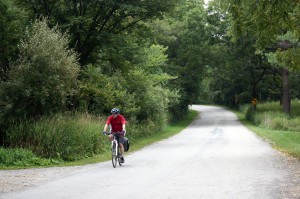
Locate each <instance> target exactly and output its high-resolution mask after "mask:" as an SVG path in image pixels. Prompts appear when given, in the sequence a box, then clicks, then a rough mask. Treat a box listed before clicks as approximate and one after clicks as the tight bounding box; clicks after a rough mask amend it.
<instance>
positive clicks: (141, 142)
mask: <svg viewBox="0 0 300 199" xmlns="http://www.w3.org/2000/svg"><path fill="white" fill-rule="evenodd" d="M197 116H198V112H197V111H189V114H188V115H187V117H186V118H184V119H183V120H182V121H180V122H178V123H174V124H171V125H169V126H167V127H166V128H165V129H164V130H163V131H161V132H158V133H155V134H149V135H147V137H139V138H134V139H133V140H130V150H129V152H128V153H132V152H134V151H137V150H139V149H141V148H143V147H145V146H147V145H149V144H152V143H154V142H157V141H160V140H163V139H166V138H168V137H170V136H173V135H175V134H177V133H179V132H180V131H182V130H183V129H184V128H186V127H187V126H188V125H189V124H190V123H191V122H192V121H193V120H194V119H195V118H196V117H197ZM101 136H102V135H101ZM128 137H129V138H130V132H128ZM105 138H106V137H105ZM103 139H104V137H103ZM109 146H110V142H109V141H108V139H107V140H106V141H105V145H103V144H102V147H103V148H104V149H103V152H102V153H101V154H98V155H93V156H92V157H86V158H83V159H79V160H74V161H70V162H64V161H57V160H53V159H45V158H39V157H36V156H35V155H34V154H32V152H31V151H28V150H24V151H25V154H27V156H26V155H24V156H22V157H20V158H19V159H16V158H10V159H11V160H9V161H10V162H7V164H1V163H0V169H21V168H32V167H51V166H78V165H86V164H93V163H98V162H103V161H108V160H110V158H111V154H110V150H107V149H109ZM1 150H2V153H3V154H6V155H5V156H4V155H3V157H6V159H9V158H8V156H10V154H11V153H19V152H16V151H18V150H19V149H5V150H4V149H1V148H0V155H1ZM20 150H21V149H20ZM21 151H23V150H21ZM28 153H29V155H28ZM6 159H5V160H3V162H5V161H7V160H6ZM14 161H15V162H18V161H19V164H15V163H14ZM32 161H34V162H32ZM22 162H23V163H24V164H23V163H22Z"/></svg>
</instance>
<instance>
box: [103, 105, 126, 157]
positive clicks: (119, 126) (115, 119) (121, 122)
mask: <svg viewBox="0 0 300 199" xmlns="http://www.w3.org/2000/svg"><path fill="white" fill-rule="evenodd" d="M111 113H112V115H110V116H109V117H108V118H107V120H106V123H105V126H104V129H103V130H104V131H103V134H105V132H106V131H107V127H108V126H110V130H111V134H110V135H109V140H110V141H112V140H113V139H114V137H113V134H115V133H118V132H119V134H120V136H119V137H120V138H119V146H120V153H121V158H120V161H121V163H124V162H125V160H124V156H123V154H124V143H125V139H124V135H125V133H126V125H125V124H126V120H125V118H124V116H123V115H121V114H120V110H119V109H118V108H113V109H112V110H111Z"/></svg>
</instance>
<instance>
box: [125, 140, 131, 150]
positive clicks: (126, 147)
mask: <svg viewBox="0 0 300 199" xmlns="http://www.w3.org/2000/svg"><path fill="white" fill-rule="evenodd" d="M124 139H125V143H124V151H126V152H127V151H128V150H129V146H130V145H129V140H128V138H127V137H124Z"/></svg>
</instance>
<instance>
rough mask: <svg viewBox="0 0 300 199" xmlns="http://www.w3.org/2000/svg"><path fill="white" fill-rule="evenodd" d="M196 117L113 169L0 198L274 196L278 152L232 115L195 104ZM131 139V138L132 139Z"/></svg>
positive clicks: (280, 179) (280, 180)
mask: <svg viewBox="0 0 300 199" xmlns="http://www.w3.org/2000/svg"><path fill="white" fill-rule="evenodd" d="M193 109H194V110H198V111H201V114H200V115H199V117H198V118H197V119H196V120H195V121H194V122H193V123H192V124H191V125H190V126H188V127H187V128H186V129H185V130H183V131H182V132H181V133H179V134H177V135H175V136H173V137H171V138H169V139H166V140H163V141H160V142H157V143H155V144H152V145H150V146H148V147H145V148H144V149H142V150H140V151H137V152H135V153H132V154H130V155H128V156H127V157H125V161H126V162H125V164H124V165H123V166H122V167H120V166H117V168H113V167H112V164H111V162H110V161H109V162H104V163H101V164H99V166H98V167H97V168H95V169H92V170H90V171H86V172H82V173H79V174H75V175H72V176H68V177H64V178H60V179H55V180H52V181H48V182H46V183H43V184H41V185H39V186H35V187H31V188H29V189H27V190H23V191H17V192H11V193H6V194H2V195H0V198H22V199H35V198H41V199H48V198H51V199H52V198H55V199H58V198H72V199H77V198H97V199H115V198H118V199H119V198H122V199H148V198H149V199H177V198H178V199H190V198H191V199H194V198H195V199H198V198H203V199H211V198H214V199H235V198H237V199H268V198H271V199H274V198H275V199H276V198H284V197H285V196H284V191H285V189H286V188H287V186H288V184H289V180H290V173H289V171H288V170H287V169H286V168H285V165H284V164H283V163H282V160H281V158H282V157H281V156H280V154H279V153H278V152H277V151H275V150H273V149H272V148H271V146H270V145H269V144H268V143H266V142H265V141H263V140H262V139H260V138H259V137H257V136H256V135H255V134H254V133H252V132H250V131H249V130H247V129H246V128H245V127H244V126H243V125H241V123H240V122H239V121H238V120H237V118H236V116H235V115H234V114H233V113H232V112H230V111H227V110H224V109H222V108H218V107H213V106H196V105H193ZM133 144H134V143H133Z"/></svg>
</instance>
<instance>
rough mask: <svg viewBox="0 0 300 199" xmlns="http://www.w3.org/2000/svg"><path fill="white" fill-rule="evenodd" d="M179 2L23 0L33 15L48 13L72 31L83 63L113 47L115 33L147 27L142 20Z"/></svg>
mask: <svg viewBox="0 0 300 199" xmlns="http://www.w3.org/2000/svg"><path fill="white" fill-rule="evenodd" d="M176 3H177V0H166V1H159V0H152V1H144V0H130V1H115V0H104V1H98V0H89V1H84V0H80V1H69V0H61V1H45V2H43V4H41V3H40V2H38V1H23V0H19V4H20V5H22V6H23V7H25V8H26V9H28V10H29V11H31V16H32V18H35V17H40V16H45V17H47V18H49V20H50V21H51V22H52V23H53V24H56V23H58V25H59V27H60V28H62V29H64V30H69V31H70V34H71V38H72V47H74V48H76V50H77V53H78V54H79V55H80V63H81V64H82V65H86V64H91V63H92V62H94V61H95V59H97V53H96V52H97V51H98V50H99V49H101V48H109V47H112V44H111V43H110V41H111V38H112V37H114V36H115V35H118V34H120V33H124V32H131V31H135V30H136V29H144V27H143V24H142V23H139V22H142V21H147V20H149V19H155V18H157V17H162V16H163V13H164V12H167V11H169V10H171V9H172V8H173V7H174V6H175V4H176ZM53 24H52V25H53Z"/></svg>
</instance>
